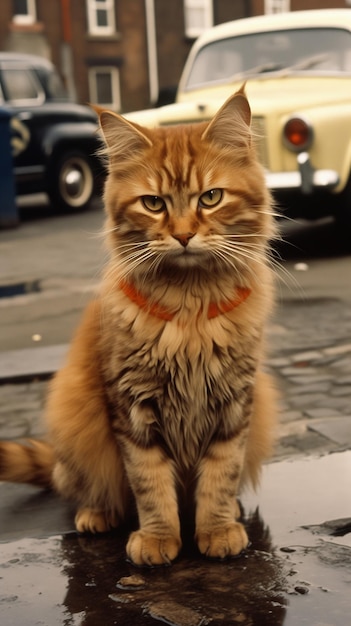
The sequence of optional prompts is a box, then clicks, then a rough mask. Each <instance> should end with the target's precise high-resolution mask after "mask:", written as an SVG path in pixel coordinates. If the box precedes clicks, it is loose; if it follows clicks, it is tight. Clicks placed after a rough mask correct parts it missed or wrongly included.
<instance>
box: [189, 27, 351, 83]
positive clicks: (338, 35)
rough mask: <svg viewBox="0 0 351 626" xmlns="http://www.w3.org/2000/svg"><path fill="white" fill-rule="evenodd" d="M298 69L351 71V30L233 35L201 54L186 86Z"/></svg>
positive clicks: (298, 30)
mask: <svg viewBox="0 0 351 626" xmlns="http://www.w3.org/2000/svg"><path fill="white" fill-rule="evenodd" d="M269 72H280V73H281V74H282V75H283V76H284V75H287V74H290V73H295V72H309V73H311V72H313V73H314V74H316V73H318V74H330V73H339V72H348V73H351V33H350V32H349V31H347V30H344V29H341V28H301V29H296V30H280V31H273V32H272V31H270V32H263V33H253V34H249V35H242V36H237V37H230V38H227V39H222V40H220V41H215V42H212V43H210V44H208V45H207V46H204V47H203V48H202V49H201V50H200V51H199V52H198V54H197V56H196V58H195V60H194V63H193V66H192V68H191V71H190V74H189V76H188V78H187V81H186V87H185V88H186V89H189V90H190V89H194V88H196V87H200V86H203V85H208V84H211V83H216V82H226V81H228V80H235V79H236V78H241V77H243V78H245V77H246V76H248V77H249V76H250V77H251V76H254V75H256V76H260V77H265V76H267V74H269Z"/></svg>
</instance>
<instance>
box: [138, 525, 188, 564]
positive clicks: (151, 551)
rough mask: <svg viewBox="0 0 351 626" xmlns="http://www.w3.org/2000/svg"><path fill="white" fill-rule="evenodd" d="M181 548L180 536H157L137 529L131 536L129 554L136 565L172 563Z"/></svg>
mask: <svg viewBox="0 0 351 626" xmlns="http://www.w3.org/2000/svg"><path fill="white" fill-rule="evenodd" d="M180 548H181V541H180V538H179V537H178V536H174V535H159V536H157V535H151V534H149V533H147V532H145V531H143V530H137V531H136V532H134V533H132V534H131V535H130V537H129V540H128V543H127V555H128V557H129V559H130V560H131V561H133V563H135V565H149V566H150V567H152V566H153V565H170V563H171V562H172V561H174V559H175V558H176V557H177V556H178V553H179V550H180Z"/></svg>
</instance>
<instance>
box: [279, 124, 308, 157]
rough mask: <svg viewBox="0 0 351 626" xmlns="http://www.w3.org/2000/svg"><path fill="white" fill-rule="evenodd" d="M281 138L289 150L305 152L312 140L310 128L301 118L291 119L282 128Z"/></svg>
mask: <svg viewBox="0 0 351 626" xmlns="http://www.w3.org/2000/svg"><path fill="white" fill-rule="evenodd" d="M283 138H284V143H285V145H286V147H287V148H289V150H294V152H301V151H303V150H307V149H308V148H309V147H310V145H311V143H312V139H313V131H312V127H311V126H310V124H308V122H306V120H304V119H302V118H301V117H291V118H290V119H289V120H288V121H287V122H286V124H285V126H284V130H283Z"/></svg>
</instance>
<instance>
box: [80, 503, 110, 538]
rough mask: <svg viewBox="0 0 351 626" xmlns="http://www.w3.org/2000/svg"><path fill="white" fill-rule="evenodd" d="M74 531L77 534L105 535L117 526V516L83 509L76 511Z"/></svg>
mask: <svg viewBox="0 0 351 626" xmlns="http://www.w3.org/2000/svg"><path fill="white" fill-rule="evenodd" d="M74 522H75V525H76V529H77V530H78V532H79V533H105V532H107V531H108V530H111V528H116V527H117V526H118V518H117V514H116V513H115V512H112V511H100V510H97V509H91V508H89V507H85V508H82V509H79V510H78V511H77V514H76V517H75V520H74Z"/></svg>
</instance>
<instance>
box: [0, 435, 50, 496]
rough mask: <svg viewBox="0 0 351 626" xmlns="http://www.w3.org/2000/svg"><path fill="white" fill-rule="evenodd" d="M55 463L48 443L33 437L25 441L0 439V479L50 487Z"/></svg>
mask: <svg viewBox="0 0 351 626" xmlns="http://www.w3.org/2000/svg"><path fill="white" fill-rule="evenodd" d="M54 465H55V458H54V451H53V448H52V447H51V446H50V444H48V443H46V442H44V441H39V440H35V439H27V440H26V441H25V443H23V444H22V443H17V442H14V441H0V480H2V481H6V482H12V483H29V484H32V485H37V486H38V487H44V488H47V489H51V488H52V487H53V482H52V473H53V469H54Z"/></svg>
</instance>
